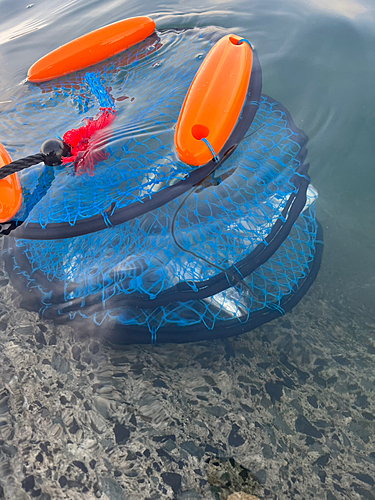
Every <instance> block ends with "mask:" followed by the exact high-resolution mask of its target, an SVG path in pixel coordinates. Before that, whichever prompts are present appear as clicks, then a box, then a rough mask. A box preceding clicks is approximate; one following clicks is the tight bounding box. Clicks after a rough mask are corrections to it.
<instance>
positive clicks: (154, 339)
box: [151, 328, 156, 345]
mask: <svg viewBox="0 0 375 500" xmlns="http://www.w3.org/2000/svg"><path fill="white" fill-rule="evenodd" d="M151 344H154V345H155V344H156V329H154V328H152V330H151Z"/></svg>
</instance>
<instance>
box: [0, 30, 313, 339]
mask: <svg viewBox="0 0 375 500" xmlns="http://www.w3.org/2000/svg"><path fill="white" fill-rule="evenodd" d="M221 35H222V33H221V32H219V31H218V30H212V29H203V30H198V29H195V30H187V31H180V32H176V31H166V32H162V33H158V34H155V35H152V36H151V37H149V38H148V39H146V40H145V41H144V42H142V43H140V44H138V45H137V46H135V47H133V48H131V49H129V50H127V51H125V52H124V53H122V54H120V55H119V56H116V57H114V58H112V59H110V60H109V61H107V62H105V63H101V64H99V65H97V66H95V67H93V68H90V71H89V72H86V73H85V72H79V73H76V74H74V75H73V76H69V77H64V78H60V79H59V80H56V81H55V82H52V83H45V84H41V85H38V86H36V85H29V86H27V87H26V90H25V94H24V95H23V96H22V98H21V96H18V97H17V102H15V103H14V106H13V107H9V109H7V110H3V112H2V125H1V126H0V138H1V142H2V143H3V144H4V146H5V147H6V148H7V149H8V151H9V152H10V153H11V154H12V156H15V157H16V156H17V157H19V156H22V155H27V154H30V145H31V147H34V145H35V144H41V143H42V142H43V141H44V140H45V139H46V138H47V137H46V130H48V136H53V135H58V136H62V135H63V134H64V133H65V131H66V130H68V129H70V128H72V127H76V126H79V125H80V122H82V119H83V118H85V117H87V116H90V115H91V116H95V114H96V113H97V112H98V111H99V109H100V108H102V107H113V108H115V109H116V119H115V121H114V122H113V124H112V125H111V127H110V129H109V130H107V129H106V130H104V131H103V132H102V135H101V136H100V140H99V142H98V146H97V147H98V149H99V150H100V149H102V150H104V149H105V151H106V153H107V158H106V159H104V160H103V161H101V162H99V163H98V164H97V165H95V167H94V172H93V175H89V174H87V173H84V174H82V175H79V176H78V175H74V174H73V172H72V169H69V167H55V168H51V167H44V166H39V167H35V168H33V169H29V170H27V171H24V172H23V173H22V174H21V175H20V180H21V185H22V189H23V193H24V199H23V203H22V205H21V208H20V210H19V212H18V214H17V216H16V220H18V221H22V222H23V226H25V227H32V228H33V230H34V228H35V231H39V232H38V233H37V234H41V235H43V231H44V230H45V229H44V228H46V227H48V225H49V224H60V225H61V226H60V227H61V231H64V228H65V227H75V225H76V224H77V222H78V223H80V224H81V225H82V227H84V226H85V225H87V224H90V221H92V220H93V218H95V217H99V218H101V219H102V220H104V221H105V222H106V225H107V226H108V227H107V228H106V229H103V230H101V231H98V232H93V233H90V234H83V235H81V236H76V237H72V238H65V239H59V240H48V241H45V240H31V239H25V238H22V239H21V238H7V241H6V244H5V254H4V258H5V263H6V268H7V271H8V273H9V274H10V275H11V277H12V279H13V282H14V283H15V285H16V286H17V287H18V288H19V290H20V291H21V293H23V295H24V297H25V301H24V304H25V306H26V307H29V308H33V309H36V308H37V309H38V310H39V311H40V313H41V314H42V315H43V316H44V317H46V318H53V319H56V320H67V319H70V320H73V319H74V320H75V321H76V322H79V321H83V322H84V324H85V325H92V327H93V328H98V330H101V331H106V332H108V333H109V334H110V339H111V340H112V341H114V342H116V343H127V342H149V341H150V340H151V341H153V342H156V341H177V342H179V341H188V340H196V339H199V338H211V337H218V336H227V335H233V334H236V333H240V332H243V331H247V330H249V329H251V328H253V327H255V326H258V325H259V324H262V323H264V322H265V321H268V320H270V319H273V318H274V317H277V316H278V315H280V314H283V313H284V312H285V311H287V310H289V309H290V308H291V307H293V305H294V304H295V303H296V302H298V300H299V299H300V298H301V296H302V295H303V294H304V293H305V292H306V290H307V289H308V287H309V285H310V284H311V282H312V280H313V278H314V277H315V275H316V273H317V270H318V268H319V263H320V255H321V246H322V245H321V232H320V229H319V227H318V224H317V222H316V220H315V212H314V201H315V199H316V191H315V190H314V189H313V188H312V187H309V178H308V176H307V166H306V165H304V159H305V156H306V150H305V144H306V142H307V138H306V136H305V135H304V134H303V132H301V131H300V130H298V129H297V128H296V127H295V126H294V124H293V122H292V119H291V117H290V115H289V113H288V112H287V111H286V110H285V109H284V108H283V107H282V106H281V105H280V104H279V103H277V102H275V101H274V100H273V99H271V98H269V97H267V96H262V97H261V99H260V102H259V109H258V111H257V113H256V115H255V118H254V120H253V122H252V125H251V127H250V128H249V130H248V132H247V133H246V136H245V138H244V139H243V140H242V141H241V143H240V144H239V145H238V147H237V149H236V150H235V152H234V153H233V154H232V155H231V156H229V157H228V158H227V159H226V160H225V161H224V162H223V163H221V164H220V166H219V167H218V168H217V169H216V170H215V171H214V172H213V173H212V174H211V175H209V176H208V177H206V178H205V179H203V181H202V182H200V183H199V184H198V185H196V186H195V187H193V188H191V189H189V190H187V192H186V193H184V194H182V195H180V196H178V197H176V198H175V199H172V200H169V201H167V202H166V203H164V204H162V205H161V206H159V207H158V208H151V209H147V203H146V201H147V199H151V198H152V196H154V194H155V193H159V192H163V190H166V189H167V188H168V187H170V186H172V185H174V184H176V183H177V182H179V181H181V180H182V179H186V178H188V176H189V174H191V172H192V171H193V170H194V169H195V168H196V167H191V166H189V165H186V164H184V163H182V162H181V161H180V160H179V159H178V157H177V155H176V153H175V150H174V146H173V133H174V126H175V124H176V121H177V118H178V114H179V111H180V107H181V104H182V101H183V99H184V97H185V94H186V91H187V89H188V87H189V85H190V83H191V81H192V79H193V77H194V75H195V73H196V71H197V69H198V67H199V65H200V63H201V62H202V59H203V57H204V56H205V55H206V53H207V52H208V50H209V49H210V48H211V47H212V45H213V43H214V42H216V41H217V39H218V38H220V36H221ZM20 123H22V134H20ZM15 137H19V138H20V139H22V141H24V142H23V143H17V144H15V143H14V138H15ZM145 200H146V201H145ZM137 202H142V203H144V205H145V210H144V213H141V214H140V215H137V216H136V217H129V218H128V219H129V220H126V221H125V222H123V223H121V224H118V225H116V226H114V227H111V223H110V221H109V218H108V216H109V215H110V214H112V213H113V212H115V211H116V210H119V209H126V208H127V207H130V209H131V207H132V206H133V204H134V203H137ZM42 237H43V236H41V238H42Z"/></svg>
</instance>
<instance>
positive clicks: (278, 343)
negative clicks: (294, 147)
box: [0, 0, 375, 500]
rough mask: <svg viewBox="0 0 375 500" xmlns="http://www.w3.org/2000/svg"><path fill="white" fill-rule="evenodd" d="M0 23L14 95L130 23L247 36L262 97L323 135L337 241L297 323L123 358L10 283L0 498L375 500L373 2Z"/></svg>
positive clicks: (317, 163) (138, 9)
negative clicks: (80, 40) (53, 63)
mask: <svg viewBox="0 0 375 500" xmlns="http://www.w3.org/2000/svg"><path fill="white" fill-rule="evenodd" d="M0 14H1V15H0V28H1V29H0V67H1V72H0V89H1V92H2V93H3V95H4V96H7V95H16V94H17V89H19V88H20V87H19V86H20V85H23V83H22V82H23V81H24V79H25V76H26V72H27V69H28V68H29V66H30V65H31V64H32V63H33V62H34V61H35V60H37V59H38V58H40V57H41V56H43V55H44V54H45V53H46V52H48V51H49V50H52V49H54V48H56V47H57V46H59V45H61V44H63V43H66V42H67V41H69V40H71V39H73V38H75V37H77V36H79V35H82V34H84V33H86V32H88V31H91V30H93V29H95V28H98V27H100V26H103V25H105V24H109V23H111V22H115V21H118V20H120V19H122V18H126V17H130V16H135V15H150V16H151V17H152V18H153V19H155V21H156V25H157V28H159V29H162V28H181V27H195V26H200V27H202V26H211V25H214V26H220V27H223V28H225V29H226V30H228V32H233V33H237V34H240V35H242V36H243V37H245V38H248V39H249V40H251V42H252V43H253V44H254V45H255V46H256V48H257V51H258V55H259V59H260V62H261V65H262V71H263V92H264V93H265V94H268V95H270V96H272V97H273V98H274V99H276V100H278V101H280V102H281V103H282V104H283V105H284V106H285V107H286V108H287V109H288V110H289V111H290V113H291V115H292V117H293V119H294V121H295V123H296V125H297V126H298V127H300V128H301V129H303V130H304V131H305V132H306V134H307V135H308V136H309V143H308V150H309V153H308V161H309V162H310V170H309V172H310V175H311V178H312V182H313V184H314V186H315V187H316V188H317V189H318V191H319V199H318V202H317V214H318V218H319V220H320V222H321V223H322V226H323V229H324V235H325V250H324V257H323V263H322V267H321V270H320V273H319V275H318V278H317V280H316V282H315V284H314V285H313V287H312V289H311V290H310V292H309V293H308V294H307V295H306V297H305V298H304V299H303V300H302V301H301V302H300V304H299V305H298V306H297V307H296V308H295V309H294V310H293V312H292V313H290V314H288V315H286V316H285V317H283V318H280V319H279V320H277V321H274V322H272V323H270V324H268V325H265V326H263V327H261V328H258V329H257V330H255V331H253V332H250V333H248V334H245V335H242V336H239V337H236V338H232V339H229V340H227V341H215V342H210V343H209V342H200V343H195V344H189V345H166V346H157V347H153V346H146V347H140V346H131V347H128V348H126V349H125V350H124V351H122V352H118V351H114V350H112V349H110V348H108V347H106V346H104V345H102V344H101V343H100V342H98V341H97V340H96V339H93V338H87V337H85V336H83V335H80V332H77V331H73V330H72V329H71V328H70V327H68V326H56V325H54V324H53V323H51V322H47V321H44V320H41V319H40V318H39V317H38V315H37V314H36V313H32V312H28V311H25V310H24V309H23V308H22V302H21V299H20V297H19V296H18V294H17V293H16V292H15V290H14V289H13V288H12V284H11V283H9V282H8V279H7V277H6V276H5V274H4V273H1V276H0V285H1V289H0V302H1V304H0V306H1V308H0V315H1V317H0V359H1V361H0V498H6V499H12V500H13V499H28V498H40V499H43V500H48V499H60V498H61V499H76V498H77V499H78V498H80V499H81V498H83V499H94V498H102V499H104V500H107V499H109V500H117V499H132V500H133V499H135V500H138V499H139V500H145V499H146V498H147V499H151V498H152V499H158V498H163V499H164V498H165V499H172V498H176V499H179V500H182V499H190V498H191V499H211V498H212V499H213V498H220V500H222V499H225V498H227V496H228V494H229V493H231V492H233V491H241V490H242V491H246V492H248V493H249V492H251V491H253V490H254V491H255V493H256V495H257V496H258V497H259V498H262V499H263V498H264V499H267V498H272V499H274V498H275V499H282V500H284V499H285V500H286V499H297V500H302V499H310V498H311V499H327V500H335V499H336V500H341V499H353V500H357V499H375V446H374V437H375V413H374V408H375V398H374V388H375V383H374V382H375V370H374V362H375V312H374V303H375V263H374V249H375V230H374V229H375V228H374V222H373V217H374V213H375V211H374V208H375V206H374V205H375V204H374V199H375V197H374V186H375V169H374V156H375V151H374V149H375V148H374V141H373V136H374V132H375V123H374V118H373V115H374V102H375V85H374V81H375V50H374V41H375V36H374V35H375V7H374V5H373V4H371V2H364V1H363V2H359V1H350V0H334V1H331V2H326V1H323V0H313V1H309V2H308V1H307V0H306V1H304V0H296V1H284V2H276V1H258V2H256V1H242V2H241V1H237V2H229V1H218V0H217V1H207V0H206V1H205V0H203V1H200V2H196V1H191V2H179V3H177V2H170V3H168V2H163V3H161V2H157V1H154V2H149V4H148V5H146V4H140V3H139V2H135V1H127V2H118V1H115V0H113V1H91V2H90V1H83V0H77V1H76V0H71V1H68V2H57V1H56V0H52V1H49V2H47V1H36V2H35V3H34V4H31V3H30V4H28V2H19V1H18V2H13V1H9V0H0ZM0 101H2V98H1V95H0ZM21 133H22V130H21V129H20V134H21ZM0 141H1V138H0ZM34 149H35V145H30V154H32V153H34V152H35V151H34ZM229 459H231V460H229ZM241 467H242V468H241ZM244 470H245V472H243V471H244ZM240 473H241V474H242V475H241V474H240Z"/></svg>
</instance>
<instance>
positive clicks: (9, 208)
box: [0, 144, 22, 223]
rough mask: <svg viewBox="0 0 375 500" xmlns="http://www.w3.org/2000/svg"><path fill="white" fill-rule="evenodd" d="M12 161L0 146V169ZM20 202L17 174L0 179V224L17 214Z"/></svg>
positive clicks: (20, 192)
mask: <svg viewBox="0 0 375 500" xmlns="http://www.w3.org/2000/svg"><path fill="white" fill-rule="evenodd" d="M11 161H12V160H11V158H10V156H9V155H8V153H7V151H6V149H5V148H4V146H2V145H1V144H0V168H1V167H3V166H4V165H8V163H10V162H11ZM21 202H22V191H21V186H20V182H19V180H18V176H17V174H12V175H9V176H8V177H5V179H0V223H2V222H7V221H9V220H11V219H12V218H13V216H14V215H15V214H16V213H17V212H18V209H19V208H20V206H21Z"/></svg>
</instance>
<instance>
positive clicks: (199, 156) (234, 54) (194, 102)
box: [175, 35, 259, 166]
mask: <svg viewBox="0 0 375 500" xmlns="http://www.w3.org/2000/svg"><path fill="white" fill-rule="evenodd" d="M252 66H253V51H252V48H251V47H250V44H248V43H246V42H245V41H243V39H241V37H239V36H236V35H227V36H224V37H223V38H221V39H220V40H219V41H218V42H217V43H216V44H215V45H214V46H213V47H212V49H211V50H210V52H209V53H208V54H207V56H206V58H205V60H204V61H203V63H202V65H201V67H200V68H199V70H198V72H197V74H196V75H195V78H194V80H193V81H192V83H191V85H190V88H189V90H188V92H187V94H186V97H185V100H184V102H183V104H182V108H181V111H180V115H179V117H178V121H177V125H176V131H175V147H176V151H177V154H178V156H179V158H180V160H181V161H183V162H185V163H187V164H189V165H194V166H199V165H204V164H205V163H207V162H209V161H210V160H211V159H212V156H213V155H212V152H211V151H210V149H209V148H208V147H207V144H206V143H205V142H203V141H202V139H206V140H207V141H208V143H209V144H210V145H211V147H212V149H213V150H214V152H215V153H216V154H218V153H219V152H220V151H221V150H222V148H223V146H224V144H225V143H226V141H227V139H228V138H229V136H230V135H231V133H232V131H233V129H234V126H235V125H236V122H237V121H238V118H239V116H240V113H241V111H242V108H243V105H244V102H245V98H246V95H247V92H248V88H249V82H250V76H251V72H252ZM258 98H259V97H258Z"/></svg>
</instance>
